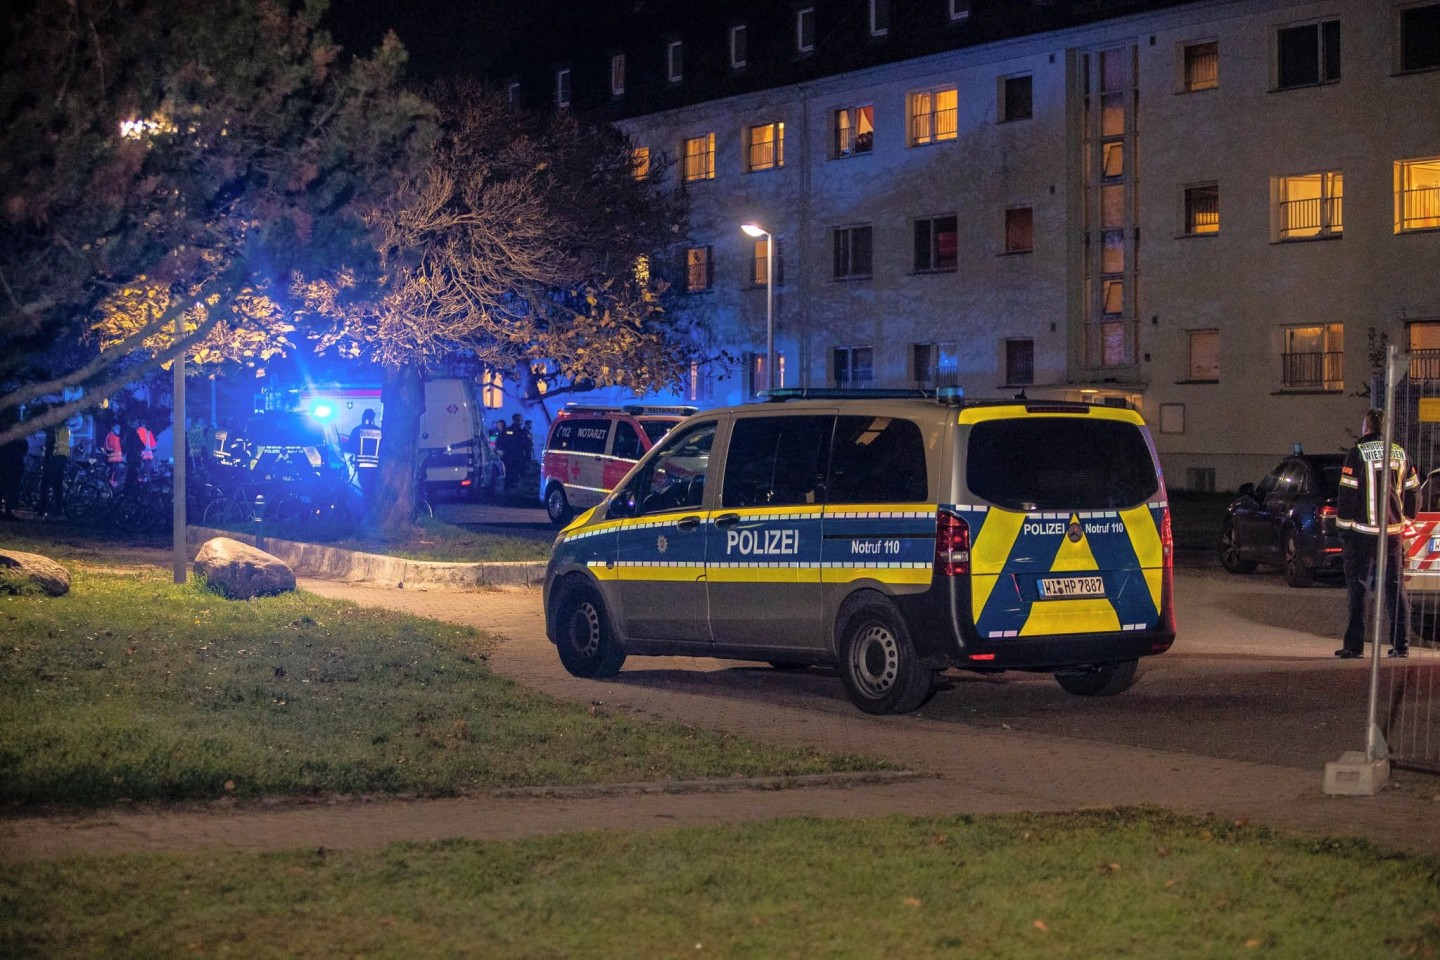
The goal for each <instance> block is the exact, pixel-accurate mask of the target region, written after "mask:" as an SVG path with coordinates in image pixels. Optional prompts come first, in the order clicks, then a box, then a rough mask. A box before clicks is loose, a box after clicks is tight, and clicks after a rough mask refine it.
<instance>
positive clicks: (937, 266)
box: [915, 215, 959, 273]
mask: <svg viewBox="0 0 1440 960" xmlns="http://www.w3.org/2000/svg"><path fill="white" fill-rule="evenodd" d="M958 263H959V257H958V253H957V249H956V219H955V217H954V216H953V215H952V216H947V217H930V218H929V219H926V220H916V221H915V272H916V273H927V272H931V271H935V270H954V269H955V267H956V265H957V264H958Z"/></svg>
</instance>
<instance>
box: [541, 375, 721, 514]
mask: <svg viewBox="0 0 1440 960" xmlns="http://www.w3.org/2000/svg"><path fill="white" fill-rule="evenodd" d="M695 410H696V408H695V407H686V406H675V407H666V406H655V405H645V404H631V405H627V406H623V407H607V406H592V405H587V404H577V403H571V404H566V405H565V407H564V409H562V410H561V411H560V412H559V413H558V414H557V415H556V417H555V421H554V422H553V423H551V424H550V432H549V434H548V435H547V436H546V437H545V453H544V456H543V457H542V458H541V461H540V500H541V501H542V502H543V503H544V504H545V511H546V513H548V514H549V515H550V520H551V522H552V523H554V524H555V525H556V526H561V527H563V526H564V525H565V524H567V523H569V522H570V521H571V520H572V519H573V518H574V517H575V513H576V511H579V510H586V509H588V508H590V507H593V506H594V505H595V504H597V503H599V502H600V500H601V499H602V498H603V497H604V496H605V494H607V493H609V492H610V491H611V489H613V488H614V486H615V484H616V483H618V482H619V481H620V478H622V477H624V476H625V474H627V473H629V472H630V468H631V467H633V466H635V461H637V460H639V459H640V458H641V457H642V456H644V454H645V451H647V450H649V449H650V448H651V447H652V446H654V445H655V442H656V441H657V440H659V439H660V438H661V437H663V436H665V434H666V433H668V432H669V431H670V428H671V427H673V426H675V424H677V423H679V422H680V421H681V420H684V419H685V418H686V417H688V416H690V415H691V414H693V413H694V412H695Z"/></svg>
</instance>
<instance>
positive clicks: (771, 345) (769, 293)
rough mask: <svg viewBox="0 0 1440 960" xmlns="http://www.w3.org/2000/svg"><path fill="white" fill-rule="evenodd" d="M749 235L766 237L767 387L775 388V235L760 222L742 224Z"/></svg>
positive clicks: (758, 237) (742, 228) (757, 237)
mask: <svg viewBox="0 0 1440 960" xmlns="http://www.w3.org/2000/svg"><path fill="white" fill-rule="evenodd" d="M740 229H741V230H744V231H745V235H746V236H747V237H754V238H755V239H756V240H759V239H760V238H761V237H764V238H765V389H766V390H774V389H775V237H774V235H773V234H771V233H770V231H769V230H766V229H765V228H764V227H762V226H760V225H759V224H758V223H746V224H743V225H741V227H740Z"/></svg>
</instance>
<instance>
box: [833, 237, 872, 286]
mask: <svg viewBox="0 0 1440 960" xmlns="http://www.w3.org/2000/svg"><path fill="white" fill-rule="evenodd" d="M870 239H871V230H870V227H868V226H864V227H841V228H839V229H837V230H836V231H835V279H836V280H849V279H853V278H856V277H868V276H870Z"/></svg>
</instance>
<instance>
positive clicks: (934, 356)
mask: <svg viewBox="0 0 1440 960" xmlns="http://www.w3.org/2000/svg"><path fill="white" fill-rule="evenodd" d="M911 355H912V357H913V366H914V377H915V386H917V387H920V388H922V389H930V390H933V389H935V388H936V387H958V386H960V351H959V349H957V347H956V343H955V341H954V340H946V341H944V342H942V343H916V344H912V346H911Z"/></svg>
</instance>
